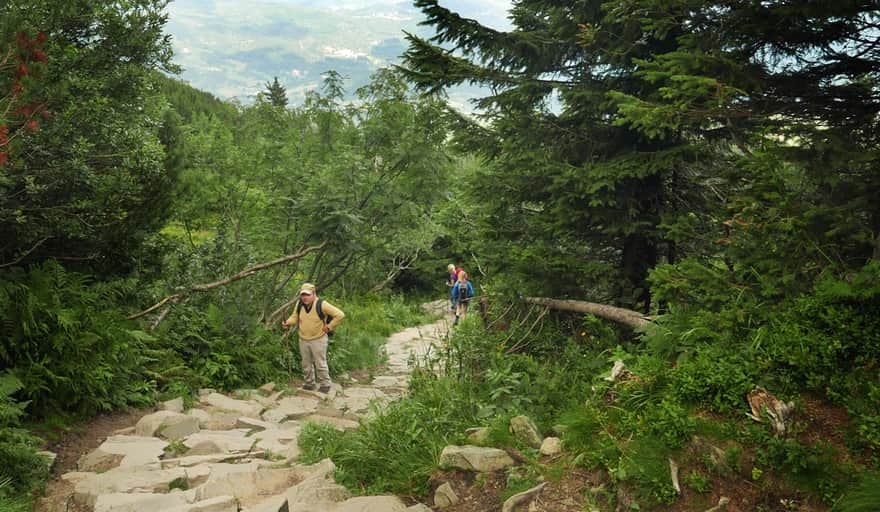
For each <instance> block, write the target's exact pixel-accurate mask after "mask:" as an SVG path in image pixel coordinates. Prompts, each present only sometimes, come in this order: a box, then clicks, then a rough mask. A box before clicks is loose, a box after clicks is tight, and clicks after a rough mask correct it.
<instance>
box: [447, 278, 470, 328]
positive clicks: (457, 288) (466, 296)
mask: <svg viewBox="0 0 880 512" xmlns="http://www.w3.org/2000/svg"><path fill="white" fill-rule="evenodd" d="M473 296H474V285H472V284H471V282H470V281H469V280H468V273H467V272H465V271H464V270H462V271H461V272H459V273H458V281H456V283H455V285H454V286H453V287H452V301H453V303H454V304H455V306H456V308H455V322H453V325H458V322H459V320H464V319H465V317H466V316H467V310H468V306H469V305H470V303H471V297H473Z"/></svg>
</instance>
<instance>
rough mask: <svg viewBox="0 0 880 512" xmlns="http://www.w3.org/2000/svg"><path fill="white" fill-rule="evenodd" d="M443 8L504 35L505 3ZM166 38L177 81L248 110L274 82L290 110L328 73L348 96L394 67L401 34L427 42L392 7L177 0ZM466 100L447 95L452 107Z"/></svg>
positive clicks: (391, 2)
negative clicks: (285, 92)
mask: <svg viewBox="0 0 880 512" xmlns="http://www.w3.org/2000/svg"><path fill="white" fill-rule="evenodd" d="M441 5H443V6H445V7H448V8H450V9H452V10H454V11H456V12H458V13H459V14H461V15H463V16H465V17H468V18H474V19H477V20H479V21H480V22H481V23H484V24H486V25H488V26H491V27H493V28H497V29H502V30H503V29H507V28H509V26H510V25H509V22H508V21H507V11H508V9H509V8H510V2H509V1H507V0H450V1H442V2H441ZM168 14H169V20H168V25H167V28H166V29H167V31H168V32H169V33H170V34H171V36H172V40H173V45H174V50H175V60H176V62H177V63H178V64H180V65H181V66H182V67H183V69H184V71H183V73H182V74H181V76H180V78H182V79H184V80H186V81H188V82H190V83H191V84H192V85H194V86H195V87H198V88H199V89H203V90H206V91H209V92H211V93H213V94H215V95H217V96H218V97H220V98H224V99H229V98H237V99H238V100H240V101H243V102H249V101H251V100H252V99H253V97H254V95H255V94H256V93H257V92H259V91H260V90H263V89H264V87H265V84H266V82H269V81H271V80H272V79H273V78H274V77H275V76H277V77H278V79H279V80H280V81H281V82H282V83H283V84H284V85H285V87H286V88H287V90H288V94H289V96H290V101H291V103H292V104H297V103H299V102H301V101H302V99H303V97H304V95H305V93H306V92H307V91H309V90H312V89H314V88H316V87H318V86H319V85H320V83H321V75H322V73H323V72H325V71H327V70H330V69H332V70H335V71H338V72H339V73H340V74H342V75H343V76H345V77H347V81H346V87H347V90H348V92H349V93H353V91H354V90H355V89H356V88H358V87H360V86H362V85H365V84H366V83H368V81H369V76H370V74H371V73H373V72H374V71H375V70H376V69H378V68H380V67H386V66H389V65H391V64H394V63H397V62H399V59H398V57H399V55H400V54H401V53H403V51H405V49H406V44H405V41H404V40H403V37H404V34H403V31H404V30H406V31H408V32H417V33H419V34H420V35H423V36H424V35H428V34H427V31H428V30H429V29H428V27H419V25H418V24H419V22H420V21H422V20H423V16H422V13H421V12H420V11H419V10H417V9H416V8H415V7H413V6H412V3H411V2H410V1H397V0H265V1H241V0H175V1H174V2H172V3H171V4H170V5H169V7H168ZM466 96H467V92H463V91H459V92H457V93H455V94H453V95H451V99H452V100H453V101H454V102H456V103H461V102H463V101H466Z"/></svg>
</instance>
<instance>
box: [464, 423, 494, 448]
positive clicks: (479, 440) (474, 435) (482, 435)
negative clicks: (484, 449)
mask: <svg viewBox="0 0 880 512" xmlns="http://www.w3.org/2000/svg"><path fill="white" fill-rule="evenodd" d="M465 432H466V433H467V435H468V440H469V441H471V442H472V443H474V444H476V445H484V444H486V441H488V440H489V429H488V428H486V427H473V428H469V429H467V430H466V431H465Z"/></svg>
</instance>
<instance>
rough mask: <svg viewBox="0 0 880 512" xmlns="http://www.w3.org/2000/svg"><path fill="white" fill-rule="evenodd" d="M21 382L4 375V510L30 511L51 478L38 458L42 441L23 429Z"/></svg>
mask: <svg viewBox="0 0 880 512" xmlns="http://www.w3.org/2000/svg"><path fill="white" fill-rule="evenodd" d="M21 387H22V385H21V382H19V381H18V379H16V378H15V377H13V376H12V375H10V374H9V373H8V372H2V373H0V460H2V461H3V463H2V464H0V510H12V511H17V510H22V511H24V510H30V505H29V503H30V500H31V499H32V498H33V496H34V495H35V494H36V493H38V492H40V491H41V490H42V488H43V485H44V483H45V481H46V479H47V478H48V476H49V471H48V466H47V464H46V460H45V459H44V458H43V457H41V456H39V455H37V449H38V447H39V446H40V444H41V440H40V439H39V438H37V437H34V436H33V435H31V434H29V433H28V432H27V431H26V430H24V429H22V428H20V427H19V420H20V418H21V417H22V416H23V414H24V408H25V404H23V403H19V402H17V401H16V400H15V399H13V398H12V395H13V394H14V393H16V392H18V391H20V390H21Z"/></svg>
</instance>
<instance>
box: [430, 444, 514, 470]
mask: <svg viewBox="0 0 880 512" xmlns="http://www.w3.org/2000/svg"><path fill="white" fill-rule="evenodd" d="M513 465H514V462H513V459H511V458H510V455H508V454H507V452H505V451H504V450H499V449H498V448H484V447H480V446H472V445H464V446H454V445H450V446H447V447H446V448H443V451H442V452H441V453H440V467H451V468H458V469H464V470H468V471H479V472H481V473H488V472H491V471H498V470H499V469H504V468H506V467H510V466H513Z"/></svg>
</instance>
